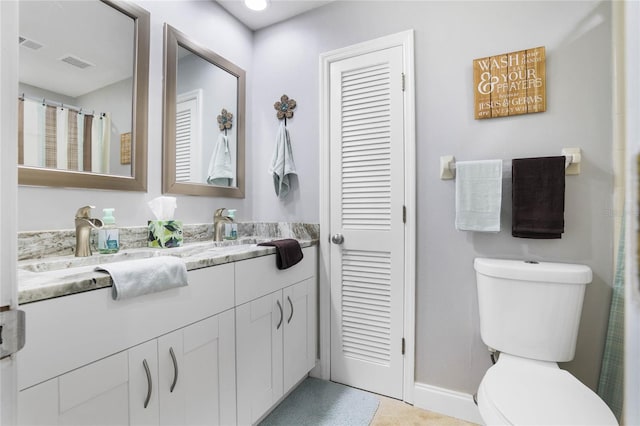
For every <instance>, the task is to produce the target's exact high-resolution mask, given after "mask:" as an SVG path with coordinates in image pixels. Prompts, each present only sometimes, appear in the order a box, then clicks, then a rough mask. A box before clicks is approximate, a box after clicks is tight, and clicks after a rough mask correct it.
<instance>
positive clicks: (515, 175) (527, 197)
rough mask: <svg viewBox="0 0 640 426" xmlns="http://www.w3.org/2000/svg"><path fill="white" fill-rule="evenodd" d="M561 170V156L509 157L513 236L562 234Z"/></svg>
mask: <svg viewBox="0 0 640 426" xmlns="http://www.w3.org/2000/svg"><path fill="white" fill-rule="evenodd" d="M564 174H565V157H564V156H558V157H539V158H517V159H514V160H513V162H512V181H513V196H512V204H513V221H512V229H511V234H512V235H513V236H514V237H520V238H538V239H551V238H561V237H562V233H563V232H564Z"/></svg>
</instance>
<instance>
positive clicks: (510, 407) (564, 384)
mask: <svg viewBox="0 0 640 426" xmlns="http://www.w3.org/2000/svg"><path fill="white" fill-rule="evenodd" d="M478 408H479V410H480V415H481V417H482V420H483V421H484V422H485V424H487V425H576V426H578V425H580V426H589V425H593V426H596V425H597V426H603V425H617V424H618V423H617V420H616V418H615V416H614V415H613V413H612V412H611V410H610V409H609V407H608V406H607V405H606V404H605V403H604V401H602V399H600V398H599V397H598V395H596V394H595V393H594V392H593V391H592V390H591V389H589V388H588V387H587V386H585V385H584V384H582V383H581V382H580V381H579V380H578V379H576V378H575V377H574V376H572V375H571V374H569V373H568V372H567V371H565V370H562V369H560V368H558V365H557V364H555V363H552V362H536V361H534V360H528V359H526V358H518V357H514V356H512V355H509V354H501V355H500V359H499V360H498V362H497V363H496V364H495V365H494V366H493V367H491V368H489V370H488V371H487V373H486V374H485V376H484V378H483V379H482V382H481V383H480V387H479V389H478Z"/></svg>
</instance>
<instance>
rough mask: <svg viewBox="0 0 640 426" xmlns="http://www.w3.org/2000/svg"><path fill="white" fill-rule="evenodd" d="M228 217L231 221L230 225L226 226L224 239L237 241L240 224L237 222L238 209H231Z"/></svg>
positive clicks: (226, 224)
mask: <svg viewBox="0 0 640 426" xmlns="http://www.w3.org/2000/svg"><path fill="white" fill-rule="evenodd" d="M228 212H229V214H228V215H227V217H228V218H229V219H230V223H225V225H224V239H225V240H236V239H238V224H237V223H236V222H235V218H236V209H229V210H228Z"/></svg>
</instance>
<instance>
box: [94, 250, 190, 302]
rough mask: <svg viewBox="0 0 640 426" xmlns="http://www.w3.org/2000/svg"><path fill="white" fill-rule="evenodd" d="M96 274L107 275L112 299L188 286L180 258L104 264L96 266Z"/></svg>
mask: <svg viewBox="0 0 640 426" xmlns="http://www.w3.org/2000/svg"><path fill="white" fill-rule="evenodd" d="M96 271H104V272H108V273H109V274H110V275H111V279H112V280H113V299H114V300H123V299H130V298H132V297H136V296H142V295H143V294H149V293H156V292H159V291H164V290H169V289H171V288H176V287H183V286H186V285H187V284H188V282H187V267H186V266H185V264H184V262H183V261H182V259H179V258H177V257H174V256H158V257H152V258H149V259H137V260H126V261H123V262H114V263H108V264H106V265H100V266H97V267H96Z"/></svg>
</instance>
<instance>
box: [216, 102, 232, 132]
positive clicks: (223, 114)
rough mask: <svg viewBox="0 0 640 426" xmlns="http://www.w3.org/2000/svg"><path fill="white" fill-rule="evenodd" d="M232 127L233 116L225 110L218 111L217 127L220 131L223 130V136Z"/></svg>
mask: <svg viewBox="0 0 640 426" xmlns="http://www.w3.org/2000/svg"><path fill="white" fill-rule="evenodd" d="M232 125H233V114H231V113H230V112H228V111H227V110H226V109H225V108H223V109H222V111H220V115H219V116H218V127H219V128H220V130H224V134H225V135H226V134H227V129H230V128H231V126H232Z"/></svg>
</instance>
